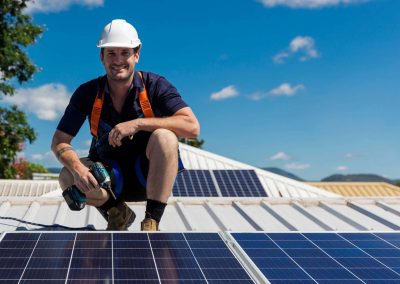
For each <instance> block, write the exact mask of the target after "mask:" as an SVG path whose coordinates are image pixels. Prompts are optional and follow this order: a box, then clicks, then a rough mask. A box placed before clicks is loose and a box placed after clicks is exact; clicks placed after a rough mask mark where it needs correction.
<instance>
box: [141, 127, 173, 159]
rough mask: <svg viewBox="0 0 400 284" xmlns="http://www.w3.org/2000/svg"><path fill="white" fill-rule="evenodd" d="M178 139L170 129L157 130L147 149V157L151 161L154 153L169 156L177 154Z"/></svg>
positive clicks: (152, 135)
mask: <svg viewBox="0 0 400 284" xmlns="http://www.w3.org/2000/svg"><path fill="white" fill-rule="evenodd" d="M178 146H179V143H178V138H177V137H176V135H175V133H174V132H172V131H170V130H168V129H163V128H160V129H156V130H154V131H153V133H152V134H151V136H150V139H149V143H148V145H147V148H146V156H147V158H148V159H150V157H151V155H152V153H154V151H157V153H158V154H160V152H161V153H163V154H165V155H167V156H169V155H171V154H176V153H177V151H178Z"/></svg>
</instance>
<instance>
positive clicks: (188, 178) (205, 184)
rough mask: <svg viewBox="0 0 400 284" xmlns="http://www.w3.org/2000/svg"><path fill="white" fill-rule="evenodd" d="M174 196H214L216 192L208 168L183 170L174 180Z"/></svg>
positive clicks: (216, 194)
mask: <svg viewBox="0 0 400 284" xmlns="http://www.w3.org/2000/svg"><path fill="white" fill-rule="evenodd" d="M173 195H174V196H191V197H196V196H202V197H207V196H214V197H217V196H218V193H217V190H216V188H215V185H214V182H213V180H212V177H211V174H210V171H208V170H185V171H184V172H182V173H180V174H179V175H178V176H177V177H176V180H175V184H174V188H173Z"/></svg>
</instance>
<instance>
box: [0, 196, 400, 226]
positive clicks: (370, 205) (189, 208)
mask: <svg viewBox="0 0 400 284" xmlns="http://www.w3.org/2000/svg"><path fill="white" fill-rule="evenodd" d="M129 206H130V207H131V208H132V209H133V210H134V211H135V213H136V215H137V219H136V221H135V223H134V224H133V225H132V226H131V227H130V229H129V230H130V231H139V230H140V228H139V223H140V221H141V220H142V219H143V218H144V211H145V203H144V202H141V203H129ZM33 223H37V224H44V225H47V226H53V228H47V229H60V228H57V227H56V226H54V225H56V224H58V225H63V226H68V227H73V228H82V227H90V228H95V229H97V230H104V229H105V228H106V222H105V221H104V219H103V218H102V217H101V215H100V214H99V213H98V212H97V210H96V209H95V208H94V207H91V206H87V207H85V208H84V209H83V210H82V211H71V210H69V208H68V206H67V205H66V203H65V201H64V199H63V198H61V197H36V198H32V197H1V198H0V231H13V230H26V229H28V230H36V229H43V227H42V226H40V225H35V224H33ZM399 229H400V198H395V197H382V198H373V199H368V198H356V197H354V198H325V199H323V198H298V199H294V198H226V197H225V198H176V197H171V198H170V200H169V202H168V206H167V207H166V211H165V214H164V216H163V219H162V221H161V223H160V230H161V231H175V232H181V231H182V232H184V231H210V232H218V231H245V232H247V231H248V232H251V231H270V232H285V231H369V230H378V231H393V230H399Z"/></svg>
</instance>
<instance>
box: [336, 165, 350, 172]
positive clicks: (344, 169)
mask: <svg viewBox="0 0 400 284" xmlns="http://www.w3.org/2000/svg"><path fill="white" fill-rule="evenodd" d="M348 169H349V167H348V166H337V167H336V170H337V171H341V172H344V171H347V170H348Z"/></svg>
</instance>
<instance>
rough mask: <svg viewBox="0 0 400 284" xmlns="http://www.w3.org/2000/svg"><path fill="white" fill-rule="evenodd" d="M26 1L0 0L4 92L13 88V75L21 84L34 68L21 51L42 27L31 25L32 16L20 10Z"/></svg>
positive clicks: (1, 88)
mask: <svg viewBox="0 0 400 284" xmlns="http://www.w3.org/2000/svg"><path fill="white" fill-rule="evenodd" d="M28 1H29V0H1V1H0V16H1V20H0V92H2V93H3V94H5V95H13V94H14V92H15V88H14V86H13V85H12V84H10V82H9V81H10V80H12V79H17V80H18V82H19V83H20V84H21V83H23V82H26V81H28V80H29V79H30V78H31V77H32V75H33V73H35V72H37V71H38V67H36V66H35V65H34V64H33V63H32V62H31V60H30V59H29V57H28V56H27V54H26V53H25V51H24V48H25V47H27V46H28V45H31V44H33V43H35V40H36V38H37V37H38V36H39V35H40V34H42V32H43V29H42V27H40V26H36V25H33V24H32V18H31V17H30V16H29V15H25V14H23V12H22V11H23V9H24V8H25V7H26V3H27V2H28Z"/></svg>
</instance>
